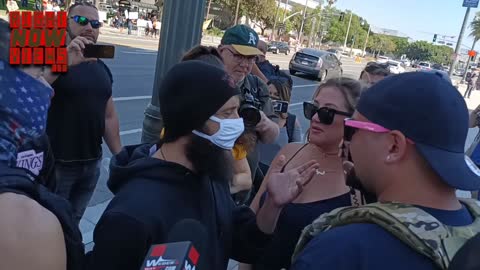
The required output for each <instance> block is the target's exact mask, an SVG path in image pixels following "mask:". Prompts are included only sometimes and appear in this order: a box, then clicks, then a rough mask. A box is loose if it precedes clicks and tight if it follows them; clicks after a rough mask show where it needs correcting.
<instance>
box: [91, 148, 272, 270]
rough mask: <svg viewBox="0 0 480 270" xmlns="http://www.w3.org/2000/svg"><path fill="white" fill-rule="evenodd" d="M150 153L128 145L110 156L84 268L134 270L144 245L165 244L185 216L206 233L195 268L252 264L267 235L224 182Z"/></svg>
mask: <svg viewBox="0 0 480 270" xmlns="http://www.w3.org/2000/svg"><path fill="white" fill-rule="evenodd" d="M155 151H156V146H155V145H154V146H152V145H146V144H145V145H139V146H129V147H125V148H124V149H123V150H122V152H120V153H119V154H118V155H116V156H114V157H113V158H112V161H111V166H110V167H111V168H110V179H109V181H108V186H109V188H110V190H111V191H112V192H113V193H114V194H115V197H114V198H113V199H112V201H111V202H110V204H109V206H108V207H107V209H106V210H105V212H104V213H103V215H102V217H101V218H100V220H99V222H98V224H97V226H96V228H95V231H94V235H93V237H94V242H95V246H94V248H93V250H92V251H91V252H90V253H89V254H88V255H87V256H88V259H87V260H88V267H87V269H102V270H107V269H115V270H119V269H125V270H127V269H128V270H131V269H139V268H140V266H141V264H142V262H143V260H144V257H145V255H146V253H147V251H148V249H149V247H150V245H153V244H161V243H165V242H166V238H167V236H168V232H169V231H170V229H171V228H172V226H173V225H174V224H175V223H177V222H179V221H180V220H182V219H187V218H191V219H195V220H198V221H199V222H200V223H202V224H203V225H204V226H205V229H206V230H207V233H208V236H207V237H208V239H209V241H208V243H206V245H207V246H208V248H207V250H206V251H204V252H203V253H204V254H200V265H199V267H198V268H197V269H199V270H203V269H211V270H220V269H221V270H224V269H227V265H228V259H229V258H230V257H231V258H234V259H236V260H238V261H242V262H249V263H251V262H254V261H255V260H256V257H257V256H258V255H259V254H260V253H261V250H262V249H263V247H264V246H265V245H266V244H267V243H268V240H269V239H270V236H269V235H266V234H264V233H262V232H261V231H260V230H259V229H258V227H257V225H256V218H255V214H254V213H253V212H252V211H251V210H250V209H249V208H248V207H246V206H243V207H235V205H234V202H233V201H232V199H231V197H230V192H229V186H228V182H227V181H214V180H211V179H209V178H208V177H205V176H204V177H201V176H199V175H196V174H195V173H193V172H192V171H190V170H188V169H186V168H185V167H183V166H180V165H178V164H175V163H170V162H165V161H162V160H159V159H156V158H152V157H150V156H151V155H152V154H153V153H154V152H155ZM202 267H203V268H202Z"/></svg>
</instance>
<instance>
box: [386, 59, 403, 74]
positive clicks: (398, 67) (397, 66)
mask: <svg viewBox="0 0 480 270" xmlns="http://www.w3.org/2000/svg"><path fill="white" fill-rule="evenodd" d="M387 64H388V68H389V69H390V73H392V74H400V73H403V72H405V69H404V68H403V67H402V63H401V62H399V61H394V60H389V61H388V62H387Z"/></svg>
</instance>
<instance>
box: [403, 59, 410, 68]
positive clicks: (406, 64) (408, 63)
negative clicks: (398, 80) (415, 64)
mask: <svg viewBox="0 0 480 270" xmlns="http://www.w3.org/2000/svg"><path fill="white" fill-rule="evenodd" d="M402 64H403V66H405V67H409V66H411V65H412V62H410V60H408V59H405V60H402Z"/></svg>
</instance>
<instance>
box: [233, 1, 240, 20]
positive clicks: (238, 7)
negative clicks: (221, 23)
mask: <svg viewBox="0 0 480 270" xmlns="http://www.w3.org/2000/svg"><path fill="white" fill-rule="evenodd" d="M239 9H240V0H237V10H236V11H235V23H234V25H237V22H238V10H239Z"/></svg>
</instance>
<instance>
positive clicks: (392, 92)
mask: <svg viewBox="0 0 480 270" xmlns="http://www.w3.org/2000/svg"><path fill="white" fill-rule="evenodd" d="M467 133H468V109H467V107H466V104H465V101H464V100H463V98H462V96H461V95H460V94H459V92H458V90H457V89H455V88H454V87H453V86H452V84H451V83H449V82H448V81H447V80H445V79H444V78H442V77H441V76H439V75H437V74H429V73H423V72H422V73H420V72H415V73H413V72H412V73H404V74H400V75H396V76H392V77H388V78H386V79H384V80H382V81H380V82H378V83H377V84H375V85H373V86H372V87H371V88H369V89H368V90H366V91H365V92H364V93H363V95H362V96H361V98H360V100H359V102H358V104H357V111H356V112H355V113H354V115H353V117H352V119H346V120H345V132H344V141H345V142H347V143H345V145H347V148H348V149H347V151H346V152H347V153H348V155H347V157H350V158H351V160H352V161H353V163H354V164H355V166H354V168H355V170H354V171H355V174H356V177H347V180H348V179H352V178H353V179H356V181H357V183H356V187H357V188H360V189H363V190H364V191H365V192H367V193H370V194H374V196H375V197H376V198H377V200H378V202H375V203H371V204H367V205H364V206H361V207H346V208H339V209H336V210H334V211H332V212H331V213H328V214H324V215H322V216H320V217H319V218H318V219H317V220H316V221H314V223H313V224H311V225H309V226H307V227H306V228H305V229H304V232H303V234H302V236H301V237H300V241H299V243H298V245H297V248H296V251H295V254H294V256H293V263H292V268H291V270H307V269H337V270H342V269H345V270H346V269H348V270H355V269H368V270H376V269H389V270H395V269H399V270H400V269H416V270H424V269H425V270H426V269H429V270H430V269H447V268H448V266H449V264H450V261H451V260H452V258H453V257H454V255H455V253H456V252H457V251H458V249H459V248H460V247H461V246H462V245H463V244H464V243H465V242H466V241H467V240H468V239H469V238H471V237H473V236H475V235H476V234H478V233H479V232H480V202H478V201H476V200H473V199H461V200H459V199H458V198H457V197H456V194H455V191H456V189H461V190H478V189H480V170H479V169H478V168H477V167H476V166H475V165H474V164H473V162H472V161H471V160H470V159H469V158H468V157H467V156H466V155H465V154H464V145H465V140H466V138H467ZM353 182H355V181H353Z"/></svg>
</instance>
